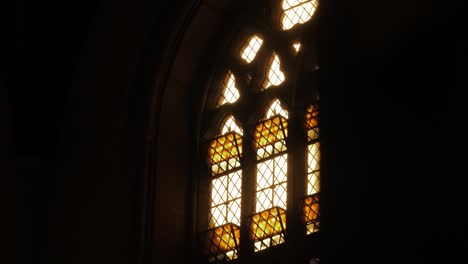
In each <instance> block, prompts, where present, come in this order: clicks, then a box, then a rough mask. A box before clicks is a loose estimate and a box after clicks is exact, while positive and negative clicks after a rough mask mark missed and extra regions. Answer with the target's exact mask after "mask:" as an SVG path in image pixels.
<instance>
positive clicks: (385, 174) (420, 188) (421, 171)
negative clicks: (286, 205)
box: [320, 1, 467, 263]
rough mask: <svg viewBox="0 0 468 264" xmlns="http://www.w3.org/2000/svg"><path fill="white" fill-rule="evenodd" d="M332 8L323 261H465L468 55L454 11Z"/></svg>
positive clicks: (327, 39) (431, 5)
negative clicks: (462, 126)
mask: <svg viewBox="0 0 468 264" xmlns="http://www.w3.org/2000/svg"><path fill="white" fill-rule="evenodd" d="M321 8H322V9H321V11H322V12H324V13H325V16H324V19H323V21H322V23H321V27H320V28H321V32H322V34H321V38H322V45H321V47H320V51H321V53H320V61H321V63H320V67H321V68H320V71H321V73H320V77H321V88H322V90H321V101H322V102H321V106H322V108H321V122H322V123H321V139H322V140H323V145H322V146H323V155H322V157H323V161H324V167H323V168H322V172H323V189H322V191H323V197H324V200H323V211H322V212H323V216H322V218H323V229H322V237H323V238H324V241H323V242H324V248H326V250H325V253H326V254H325V255H324V257H323V261H326V262H327V263H328V262H330V263H343V262H346V263H436V262H443V263H449V262H454V261H455V259H456V256H460V255H459V254H460V253H461V252H462V251H463V250H466V248H467V241H466V238H465V235H463V234H466V233H465V232H466V229H465V227H463V226H464V224H463V220H462V217H461V214H460V212H459V210H458V208H460V206H461V205H462V204H463V200H464V199H463V198H462V195H461V192H460V190H459V189H458V188H457V183H456V182H458V181H459V180H460V178H459V175H461V172H462V171H463V170H461V166H460V164H461V163H462V160H461V157H460V156H458V154H456V153H459V152H458V151H456V150H457V149H458V148H459V147H458V145H459V144H461V143H462V141H461V138H462V137H461V134H459V133H460V132H459V130H458V128H457V127H459V125H457V123H458V122H459V121H460V120H462V119H460V118H461V117H462V115H460V113H461V112H460V110H461V104H460V101H459V100H458V99H457V96H456V94H457V92H456V91H457V89H458V88H456V87H457V83H456V77H455V75H456V71H455V68H456V67H459V66H458V65H457V63H456V62H457V61H458V60H459V56H461V54H462V52H461V50H462V49H465V48H464V47H463V46H462V45H461V42H460V39H457V37H456V33H453V32H456V27H457V24H456V23H454V20H455V18H456V16H455V13H452V11H454V10H453V9H449V8H448V7H447V6H445V5H439V4H438V3H436V2H435V1H434V2H427V1H424V2H423V1H409V2H407V1H388V2H385V1H384V2H380V1H378V2H376V1H374V2H372V3H360V2H350V1H344V2H343V1H326V2H325V1H324V3H323V4H322V6H321ZM449 11H450V13H448V12H449ZM449 14H450V15H449ZM449 28H450V29H453V30H454V31H451V30H448V29H449ZM458 85H460V84H458ZM337 252H340V253H339V254H337Z"/></svg>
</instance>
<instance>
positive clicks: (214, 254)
mask: <svg viewBox="0 0 468 264" xmlns="http://www.w3.org/2000/svg"><path fill="white" fill-rule="evenodd" d="M239 242H240V230H239V227H238V226H236V225H232V224H227V225H223V226H220V227H217V228H215V229H211V230H209V231H208V232H207V239H206V242H205V250H204V251H205V255H207V256H208V260H209V262H215V261H217V260H220V259H227V260H233V259H236V258H238V255H237V251H238V248H239Z"/></svg>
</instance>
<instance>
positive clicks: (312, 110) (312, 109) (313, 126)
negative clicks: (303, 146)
mask: <svg viewBox="0 0 468 264" xmlns="http://www.w3.org/2000/svg"><path fill="white" fill-rule="evenodd" d="M318 114H319V109H318V106H317V105H311V106H309V107H307V113H306V128H307V139H308V140H309V141H311V140H315V139H318V137H319V127H318V122H319V116H318Z"/></svg>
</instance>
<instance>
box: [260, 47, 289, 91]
mask: <svg viewBox="0 0 468 264" xmlns="http://www.w3.org/2000/svg"><path fill="white" fill-rule="evenodd" d="M280 67H281V65H280V59H279V57H278V55H276V53H273V56H272V57H271V60H270V64H269V66H268V73H267V78H266V79H265V81H264V83H263V89H268V88H269V87H270V86H276V85H280V84H281V83H283V81H284V79H285V77H284V73H283V72H282V71H281V70H280Z"/></svg>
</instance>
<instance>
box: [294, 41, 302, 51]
mask: <svg viewBox="0 0 468 264" xmlns="http://www.w3.org/2000/svg"><path fill="white" fill-rule="evenodd" d="M293 47H294V50H295V51H296V54H297V53H298V52H299V51H300V50H301V43H300V42H296V43H294V44H293Z"/></svg>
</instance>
